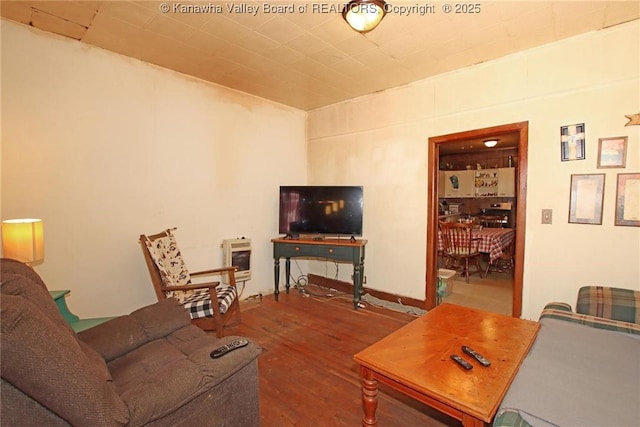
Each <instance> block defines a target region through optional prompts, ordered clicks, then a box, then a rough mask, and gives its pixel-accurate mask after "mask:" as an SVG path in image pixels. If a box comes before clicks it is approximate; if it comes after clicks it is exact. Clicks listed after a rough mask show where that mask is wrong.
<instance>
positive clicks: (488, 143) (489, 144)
mask: <svg viewBox="0 0 640 427" xmlns="http://www.w3.org/2000/svg"><path fill="white" fill-rule="evenodd" d="M497 143H498V140H497V139H487V140H486V141H484V145H485V147H489V148H492V147H495V146H496V144H497Z"/></svg>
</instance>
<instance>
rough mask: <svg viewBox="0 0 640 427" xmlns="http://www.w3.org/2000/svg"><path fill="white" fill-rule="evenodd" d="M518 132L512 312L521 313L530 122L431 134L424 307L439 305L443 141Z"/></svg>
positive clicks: (517, 314) (513, 314)
mask: <svg viewBox="0 0 640 427" xmlns="http://www.w3.org/2000/svg"><path fill="white" fill-rule="evenodd" d="M516 132H517V133H518V134H519V142H518V162H517V174H516V196H517V202H516V204H515V205H516V214H515V223H516V225H517V226H516V251H515V269H514V273H513V282H514V283H513V303H512V316H513V317H520V316H521V314H522V280H523V273H524V242H525V228H526V207H527V156H528V145H529V122H528V121H527V122H518V123H511V124H506V125H499V126H493V127H488V128H484V129H474V130H470V131H465V132H458V133H452V134H448V135H440V136H434V137H430V138H429V141H428V160H427V162H428V164H427V170H428V171H429V174H428V182H427V194H428V196H427V272H426V278H425V308H426V309H427V310H430V309H432V308H434V307H435V306H436V288H437V280H438V238H437V236H438V179H439V174H438V172H439V171H440V167H439V166H440V165H439V163H440V145H441V144H447V143H450V142H460V141H464V140H469V139H481V138H489V137H496V136H500V135H502V134H507V133H516Z"/></svg>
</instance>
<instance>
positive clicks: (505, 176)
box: [498, 168, 516, 197]
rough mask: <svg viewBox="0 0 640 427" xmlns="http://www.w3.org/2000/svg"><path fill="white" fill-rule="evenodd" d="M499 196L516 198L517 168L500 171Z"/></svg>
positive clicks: (501, 169)
mask: <svg viewBox="0 0 640 427" xmlns="http://www.w3.org/2000/svg"><path fill="white" fill-rule="evenodd" d="M498 196H499V197H515V196H516V168H500V169H498Z"/></svg>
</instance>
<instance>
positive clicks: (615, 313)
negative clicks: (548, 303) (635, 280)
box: [576, 286, 640, 324]
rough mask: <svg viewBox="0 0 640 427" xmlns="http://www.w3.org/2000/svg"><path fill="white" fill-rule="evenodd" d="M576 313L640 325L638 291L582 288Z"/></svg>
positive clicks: (595, 287) (606, 287)
mask: <svg viewBox="0 0 640 427" xmlns="http://www.w3.org/2000/svg"><path fill="white" fill-rule="evenodd" d="M576 313H580V314H587V315H590V316H597V317H604V318H606V319H611V320H620V321H623V322H632V323H638V324H640V291H634V290H632V289H623V288H613V287H608V286H583V287H581V288H580V290H579V291H578V301H577V302H576Z"/></svg>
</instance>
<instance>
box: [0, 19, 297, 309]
mask: <svg viewBox="0 0 640 427" xmlns="http://www.w3.org/2000/svg"><path fill="white" fill-rule="evenodd" d="M1 143H2V147H1V148H2V205H1V206H2V218H3V219H8V218H21V217H40V218H42V219H43V220H44V224H45V260H44V262H43V263H42V264H40V265H37V266H36V267H35V268H36V270H37V272H38V273H39V274H40V275H42V276H43V278H44V279H45V282H46V283H47V285H48V287H49V289H70V290H71V296H70V298H69V299H68V301H67V302H68V305H69V306H70V308H71V309H72V311H73V312H74V313H75V314H77V315H79V316H80V317H95V316H108V315H116V314H123V313H128V312H129V311H131V310H133V309H136V308H138V307H140V306H143V305H145V304H148V303H151V302H154V301H155V295H154V293H153V290H152V286H151V283H150V280H149V275H148V272H147V270H146V266H145V264H144V259H143V257H142V252H141V250H140V247H139V245H138V236H139V235H140V234H152V233H155V232H159V231H162V230H163V229H165V228H167V227H173V226H176V227H178V230H177V232H176V235H177V239H178V242H179V244H180V246H181V249H182V251H183V254H184V256H185V258H186V261H187V265H188V266H189V267H190V269H192V270H194V271H195V270H198V269H204V268H207V267H214V266H220V265H221V264H222V249H221V247H220V245H221V243H222V240H223V239H226V238H236V237H240V236H246V237H247V238H251V239H252V244H253V265H252V268H253V277H252V279H251V280H250V281H249V282H247V288H246V289H245V291H244V293H243V297H247V296H249V295H253V294H256V293H258V292H260V291H261V292H264V293H271V292H272V291H273V259H272V249H271V243H270V239H271V238H273V237H274V236H276V235H277V231H278V228H277V212H278V186H279V185H281V184H282V183H289V184H304V183H305V182H306V180H307V172H306V164H307V160H306V148H307V147H306V113H304V112H302V111H299V110H296V109H292V108H289V107H285V106H282V105H280V104H276V103H272V102H269V101H266V100H263V99H260V98H256V97H252V96H248V95H245V94H242V93H238V92H236V91H232V90H229V89H226V88H223V87H219V86H215V85H212V84H208V83H205V82H202V81H199V80H196V79H193V78H190V77H186V76H184V75H181V74H178V73H175V72H172V71H169V70H166V69H162V68H159V67H155V66H152V65H149V64H146V63H144V62H141V61H137V60H133V59H130V58H126V57H123V56H119V55H117V54H113V53H110V52H107V51H104V50H101V49H98V48H94V47H91V46H87V45H84V44H81V43H79V42H76V41H74V40H70V39H66V38H62V37H57V36H53V35H51V34H47V33H43V32H40V31H38V30H35V29H32V28H28V27H25V26H21V25H18V24H14V23H12V22H9V21H4V20H3V21H2V142H1Z"/></svg>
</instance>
